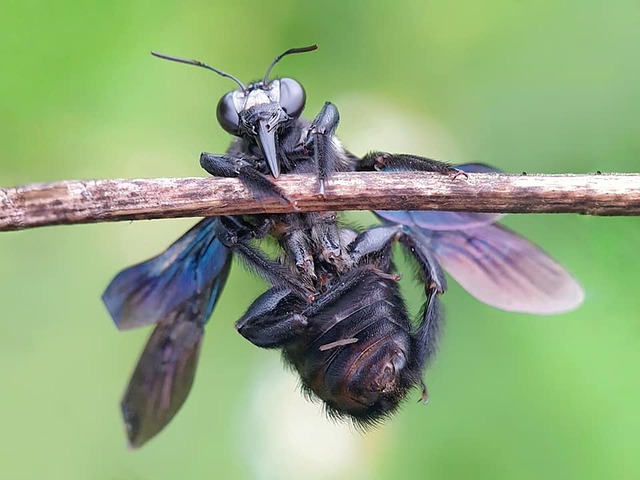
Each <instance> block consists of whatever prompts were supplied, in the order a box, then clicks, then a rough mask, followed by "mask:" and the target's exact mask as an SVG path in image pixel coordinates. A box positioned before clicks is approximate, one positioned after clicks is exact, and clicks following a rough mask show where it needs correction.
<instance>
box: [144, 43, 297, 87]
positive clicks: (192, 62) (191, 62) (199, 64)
mask: <svg viewBox="0 0 640 480" xmlns="http://www.w3.org/2000/svg"><path fill="white" fill-rule="evenodd" d="M286 53H287V52H285V54H286ZM285 54H283V55H281V56H284V55H285ZM151 55H153V56H154V57H158V58H162V59H163V60H169V61H171V62H178V63H185V64H187V65H195V66H196V67H202V68H206V69H207V70H211V71H212V72H216V73H217V74H218V75H220V76H221V77H226V78H230V79H231V80H233V81H234V82H236V83H237V84H238V85H239V86H240V88H241V89H242V90H246V89H247V87H245V86H244V84H243V83H242V82H241V81H240V80H238V79H237V78H236V77H234V76H233V75H231V74H229V73H227V72H223V71H222V70H218V69H217V68H213V67H211V66H209V65H207V64H206V63H202V62H200V61H198V60H188V59H186V58H179V57H172V56H171V55H165V54H164V53H158V52H151ZM278 60H279V59H278ZM274 63H275V62H274Z"/></svg>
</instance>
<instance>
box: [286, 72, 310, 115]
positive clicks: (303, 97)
mask: <svg viewBox="0 0 640 480" xmlns="http://www.w3.org/2000/svg"><path fill="white" fill-rule="evenodd" d="M306 101H307V94H306V93H305V91H304V88H302V85H300V84H299V83H298V82H297V81H295V80H294V79H293V78H281V79H280V106H281V107H282V109H283V110H284V111H285V112H287V115H289V116H290V117H293V118H298V117H299V116H300V115H301V114H302V110H303V109H304V104H305V102H306Z"/></svg>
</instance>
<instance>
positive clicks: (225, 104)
mask: <svg viewBox="0 0 640 480" xmlns="http://www.w3.org/2000/svg"><path fill="white" fill-rule="evenodd" d="M216 116H217V117H218V123H219V124H220V126H221V127H222V128H224V129H225V130H226V131H227V132H229V133H230V134H231V135H238V133H239V131H240V130H239V126H240V117H239V116H238V112H237V111H236V107H235V105H234V103H233V92H229V93H227V94H226V95H225V96H224V97H222V98H221V99H220V101H219V102H218V107H217V108H216Z"/></svg>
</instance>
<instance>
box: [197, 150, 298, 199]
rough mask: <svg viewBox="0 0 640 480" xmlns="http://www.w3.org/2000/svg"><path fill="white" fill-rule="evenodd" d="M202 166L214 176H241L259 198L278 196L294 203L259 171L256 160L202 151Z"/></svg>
mask: <svg viewBox="0 0 640 480" xmlns="http://www.w3.org/2000/svg"><path fill="white" fill-rule="evenodd" d="M200 166H201V167H202V168H204V169H205V170H206V171H207V172H209V173H210V174H211V175H213V176H214V177H226V178H239V179H240V181H241V182H242V183H243V185H245V186H246V187H247V188H248V189H249V190H251V192H252V193H253V194H255V195H256V196H257V197H258V198H265V197H277V198H280V199H281V200H283V201H285V202H286V203H292V202H291V201H290V200H289V198H287V196H286V195H285V194H284V193H283V192H282V190H280V189H279V188H278V187H277V186H276V185H275V184H274V183H273V182H271V180H269V178H267V177H266V176H265V175H263V174H262V173H260V172H259V171H258V169H257V168H256V164H255V162H250V161H249V160H246V159H243V158H239V157H234V156H231V155H216V154H213V153H207V152H202V154H200Z"/></svg>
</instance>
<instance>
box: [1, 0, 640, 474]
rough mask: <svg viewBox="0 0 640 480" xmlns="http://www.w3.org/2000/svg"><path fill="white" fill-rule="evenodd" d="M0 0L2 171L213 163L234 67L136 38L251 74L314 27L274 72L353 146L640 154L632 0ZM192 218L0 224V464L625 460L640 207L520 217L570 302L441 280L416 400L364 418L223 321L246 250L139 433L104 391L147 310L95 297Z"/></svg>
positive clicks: (231, 313)
mask: <svg viewBox="0 0 640 480" xmlns="http://www.w3.org/2000/svg"><path fill="white" fill-rule="evenodd" d="M0 17H1V19H0V53H1V54H2V55H1V59H2V74H1V75H0V122H1V126H2V128H1V129H0V146H1V147H0V152H1V153H0V159H1V163H0V165H1V168H0V185H2V186H12V185H19V184H25V183H31V182H46V181H53V180H62V179H76V178H123V177H160V176H195V175H203V172H202V171H201V170H200V168H199V165H198V155H199V153H200V152H201V151H203V150H206V151H211V152H222V151H224V150H225V148H226V146H227V144H228V141H229V138H228V136H227V135H226V134H225V133H224V132H223V131H222V129H221V128H219V127H218V126H217V124H216V122H215V115H214V107H215V105H216V103H217V101H218V98H219V97H220V96H221V95H222V94H223V93H225V92H226V91H228V90H230V89H232V88H233V84H232V83H231V82H230V81H228V80H225V79H222V78H219V77H217V76H215V75H212V74H210V73H207V72H204V71H201V70H196V69H193V68H189V67H185V66H180V65H175V64H170V63H167V62H162V61H159V60H157V59H153V58H152V57H151V56H150V55H149V51H150V50H152V49H157V50H159V51H162V52H166V53H170V54H174V55H182V56H186V57H191V58H198V59H201V60H203V61H206V62H208V63H210V64H212V65H214V66H216V67H218V68H221V69H224V70H227V71H229V72H231V73H233V74H234V75H236V76H238V77H239V78H240V79H242V80H244V81H249V80H251V79H255V78H258V77H261V76H262V75H263V72H264V70H265V68H266V67H267V65H268V64H269V62H270V61H271V59H272V58H273V57H274V56H275V55H276V54H278V53H280V52H282V51H283V50H285V49H287V48H290V47H293V46H301V45H307V44H310V43H318V44H319V45H320V50H319V51H317V52H315V53H312V54H306V55H301V56H296V57H291V58H287V59H285V60H284V61H283V62H282V63H281V64H280V65H279V66H278V67H277V68H276V74H277V75H289V76H293V77H294V78H297V79H299V80H300V81H301V82H302V83H303V84H304V85H305V86H306V89H307V94H308V108H307V112H308V115H309V116H313V115H315V113H316V112H317V111H319V109H320V107H321V106H322V104H323V102H324V101H325V100H331V101H332V102H334V103H335V104H336V105H337V106H338V108H339V109H340V111H341V116H342V124H341V126H340V128H339V135H340V137H341V139H342V140H343V142H344V143H345V144H346V146H347V147H349V148H351V149H352V150H353V151H355V153H358V154H362V153H364V152H365V151H366V150H368V149H382V150H390V151H398V152H413V153H417V154H423V155H429V156H433V157H436V158H440V159H443V160H448V161H451V162H456V163H462V162H476V161H479V162H486V163H490V164H493V165H496V166H498V167H500V168H502V169H504V170H508V171H515V172H520V171H527V172H549V173H552V172H575V173H585V172H594V171H596V170H601V171H604V172H609V171H612V172H632V171H636V172H637V171H639V170H640V168H639V166H640V162H639V160H640V135H639V134H638V117H639V115H640V114H639V112H638V110H639V107H640V57H639V56H638V45H639V43H640V28H639V27H638V26H639V25H640V6H639V4H638V2H636V1H631V0H626V1H625V0H620V1H617V2H615V3H614V2H605V1H585V2H574V1H561V2H515V1H505V0H493V1H482V2H461V1H448V2H445V1H440V2H422V1H418V0H416V1H397V2H393V3H392V2H387V1H368V2H344V1H334V0H331V1H329V0H325V1H324V2H295V1H271V2H247V1H238V0H235V1H223V2H204V1H200V2H199V1H190V0H186V1H182V2H167V1H164V0H154V1H129V0H127V1H121V0H118V1H110V2H79V1H69V0H67V1H58V2H44V1H40V2H38V1H11V0H10V1H8V2H7V1H5V2H4V3H3V7H2V8H1V14H0ZM361 215H362V214H361ZM360 218H361V219H362V218H363V217H360ZM193 222H194V220H189V219H187V220H165V221H153V222H137V223H118V224H98V225H86V226H72V227H55V228H43V229H36V230H31V231H24V232H17V233H2V234H0V306H1V307H2V319H1V321H0V379H1V385H2V387H1V389H0V392H1V393H0V478H12V479H13V478H33V479H40V478H47V479H58V478H60V479H154V480H161V479H174V478H189V479H190V478H259V479H285V478H352V479H365V478H366V479H369V478H377V479H387V478H448V479H456V478H474V479H478V478H491V479H500V478H504V479H512V478H519V479H527V478H531V479H538V478H640V451H639V450H640V448H639V447H640V441H639V440H638V432H640V408H639V407H638V405H639V404H640V381H639V379H638V370H639V367H640V300H639V299H638V275H639V273H638V272H640V256H639V255H638V245H639V244H640V228H639V227H640V221H639V220H638V219H637V218H589V217H579V216H575V215H546V216H511V217H509V218H508V219H507V220H506V223H507V224H508V225H510V226H511V227H513V228H515V229H517V230H518V231H519V232H521V233H523V234H524V235H526V236H528V237H529V238H531V239H533V240H535V241H536V242H537V243H539V244H540V245H542V246H543V247H544V248H545V249H547V250H548V251H549V252H551V253H552V254H553V255H554V256H555V257H556V258H558V259H560V260H561V261H562V263H564V264H565V265H567V266H568V267H569V268H570V269H571V270H572V271H573V272H574V273H575V275H576V276H577V277H578V278H579V279H580V281H581V282H582V283H583V285H584V287H585V289H586V292H587V297H586V301H585V304H584V306H583V307H582V308H581V309H579V310H578V311H576V312H573V313H570V314H566V315H560V316H554V317H534V316H528V315H516V314H510V313H505V312H500V311H497V310H495V309H492V308H490V307H486V306H484V305H481V304H479V303H478V302H477V301H475V300H474V299H472V298H471V297H470V296H469V295H468V294H466V293H465V292H464V291H462V290H461V289H460V288H459V287H457V286H456V285H452V287H451V289H450V291H449V292H448V293H447V295H446V296H445V299H444V300H445V304H446V307H447V317H448V328H447V332H446V335H445V338H444V341H443V343H442V347H441V352H440V355H439V357H438V359H437V361H436V362H435V365H433V366H432V368H431V369H430V370H429V371H428V373H427V378H426V379H427V383H428V386H429V390H430V394H431V403H430V404H429V405H428V406H427V407H424V406H421V405H417V404H413V401H411V402H409V403H408V404H407V405H406V407H405V408H404V410H403V411H402V412H401V413H400V414H399V415H398V416H397V418H395V419H394V420H393V421H390V422H387V424H386V425H384V426H383V427H381V428H379V429H377V430H375V431H374V432H371V433H369V434H367V435H362V434H360V433H358V432H354V431H353V430H352V429H350V428H349V427H347V426H345V425H337V426H336V425H333V424H331V423H330V422H329V421H327V420H326V419H324V418H323V416H322V415H321V413H320V409H319V407H318V406H317V405H314V404H310V403H308V402H307V401H306V400H305V399H304V398H303V397H302V396H301V395H300V394H299V393H298V391H297V389H296V382H295V379H294V377H293V376H292V375H291V374H290V373H288V372H285V371H283V369H282V368H281V366H280V364H279V359H278V355H277V354H276V353H275V352H269V351H264V350H259V349H257V348H255V347H253V346H252V345H251V344H249V343H248V342H247V341H245V340H244V339H242V338H241V337H240V336H239V335H238V334H237V333H236V332H235V330H234V328H233V326H232V325H233V321H235V320H236V319H237V318H238V317H239V316H240V315H241V314H242V312H243V311H244V309H245V308H246V307H247V305H248V304H249V302H250V301H251V300H252V299H254V298H255V297H256V296H257V295H258V293H259V292H261V291H262V290H263V289H264V284H262V283H260V282H259V281H257V280H256V279H254V278H252V277H251V276H250V275H249V274H247V273H246V272H245V271H243V270H242V268H238V266H237V265H236V266H235V267H234V269H233V273H232V276H231V278H230V281H229V283H228V285H227V288H226V291H225V292H224V295H223V297H222V300H221V301H220V303H219V305H218V308H217V310H216V312H215V314H214V318H213V320H212V322H211V323H210V324H209V327H208V333H207V336H206V338H205V343H204V348H203V351H202V358H201V363H200V368H199V371H198V375H197V378H196V383H195V386H194V389H193V391H192V394H191V397H190V399H189V400H188V402H187V403H186V406H185V408H184V409H183V410H182V411H181V412H180V414H179V415H178V417H177V418H176V420H175V421H174V422H173V423H172V424H171V425H170V426H169V427H168V428H167V429H166V431H164V432H163V433H162V434H161V435H160V436H159V437H158V438H156V439H155V440H153V441H152V442H150V443H149V444H148V445H146V446H145V447H144V448H143V449H142V450H140V451H136V452H132V451H128V450H127V449H126V446H125V438H124V431H123V428H122V426H121V420H120V415H119V410H118V403H119V400H120V395H121V393H122V392H123V389H124V385H125V382H126V380H127V378H128V376H129V374H130V372H131V370H132V368H133V365H134V363H135V361H136V359H137V356H138V354H139V352H140V350H141V348H142V345H143V343H144V341H145V338H146V336H147V334H148V332H146V331H140V332H130V333H126V334H124V333H123V334H120V333H118V332H117V331H116V329H115V328H114V327H113V325H112V323H111V321H110V319H109V317H108V316H107V313H106V311H105V309H104V308H103V306H102V304H101V302H100V295H101V293H102V291H103V289H104V288H105V287H106V285H107V283H108V282H109V280H110V279H111V278H112V276H113V275H114V274H115V273H116V272H117V271H119V270H120V269H121V268H124V267H125V266H127V265H129V264H131V263H134V262H137V261H140V260H142V259H144V258H146V257H149V256H151V255H153V254H155V253H158V252H159V251H161V250H162V249H163V248H165V247H166V246H167V245H169V243H171V242H172V241H173V240H174V239H175V238H177V237H178V236H179V235H180V234H181V233H182V232H184V231H185V230H186V229H187V228H188V227H189V225H191V224H192V223H193ZM409 301H410V303H411V304H412V305H413V306H414V308H415V306H416V305H418V303H419V301H420V299H419V296H418V294H417V292H416V291H415V289H413V290H411V291H410V293H409ZM414 397H415V400H417V398H418V393H417V392H416V393H415V394H414Z"/></svg>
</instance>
